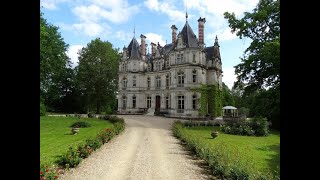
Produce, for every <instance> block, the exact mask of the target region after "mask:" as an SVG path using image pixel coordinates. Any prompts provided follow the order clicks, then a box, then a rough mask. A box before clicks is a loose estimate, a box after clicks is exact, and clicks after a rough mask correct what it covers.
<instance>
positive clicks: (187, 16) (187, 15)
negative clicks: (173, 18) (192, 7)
mask: <svg viewBox="0 0 320 180" xmlns="http://www.w3.org/2000/svg"><path fill="white" fill-rule="evenodd" d="M186 21H188V4H187V1H186Z"/></svg>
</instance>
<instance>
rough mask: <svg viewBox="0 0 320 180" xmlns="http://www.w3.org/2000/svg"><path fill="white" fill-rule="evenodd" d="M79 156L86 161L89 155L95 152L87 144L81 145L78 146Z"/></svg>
mask: <svg viewBox="0 0 320 180" xmlns="http://www.w3.org/2000/svg"><path fill="white" fill-rule="evenodd" d="M78 152H79V156H80V157H81V158H82V159H84V158H87V157H89V155H90V154H91V153H92V152H93V150H92V149H91V148H90V147H89V146H88V145H85V144H79V146H78Z"/></svg>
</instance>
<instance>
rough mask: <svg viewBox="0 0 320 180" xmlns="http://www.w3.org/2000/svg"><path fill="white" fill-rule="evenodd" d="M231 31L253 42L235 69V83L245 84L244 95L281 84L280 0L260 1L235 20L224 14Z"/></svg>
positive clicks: (231, 16) (230, 15)
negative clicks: (251, 10)
mask: <svg viewBox="0 0 320 180" xmlns="http://www.w3.org/2000/svg"><path fill="white" fill-rule="evenodd" d="M224 17H225V18H226V19H228V22H229V27H230V28H231V30H232V32H236V35H237V36H239V37H240V39H241V38H243V37H247V38H250V39H251V40H252V42H251V44H250V46H249V47H248V48H247V49H246V51H245V54H244V57H243V58H241V63H240V64H239V65H237V66H235V69H236V70H235V72H236V74H237V79H238V81H237V83H239V82H246V84H245V92H252V91H254V90H257V89H261V88H264V87H274V86H278V85H280V1H279V0H276V1H274V0H260V1H259V3H258V5H257V6H256V8H254V9H253V12H252V13H249V12H245V13H244V17H243V18H241V19H236V17H235V14H234V13H229V12H225V13H224Z"/></svg>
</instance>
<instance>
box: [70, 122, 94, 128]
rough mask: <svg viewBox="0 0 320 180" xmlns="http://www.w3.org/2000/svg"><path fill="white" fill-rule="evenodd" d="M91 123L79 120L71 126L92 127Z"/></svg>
mask: <svg viewBox="0 0 320 180" xmlns="http://www.w3.org/2000/svg"><path fill="white" fill-rule="evenodd" d="M90 126H91V124H90V123H88V122H85V121H78V122H75V123H73V124H72V125H71V126H70V127H72V128H74V127H78V128H86V127H90Z"/></svg>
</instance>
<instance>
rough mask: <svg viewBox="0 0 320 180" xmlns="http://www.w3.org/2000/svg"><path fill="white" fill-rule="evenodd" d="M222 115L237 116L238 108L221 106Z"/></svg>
mask: <svg viewBox="0 0 320 180" xmlns="http://www.w3.org/2000/svg"><path fill="white" fill-rule="evenodd" d="M222 109H223V111H222V115H223V116H228V117H238V109H237V108H236V107H233V106H225V107H223V108H222Z"/></svg>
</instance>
